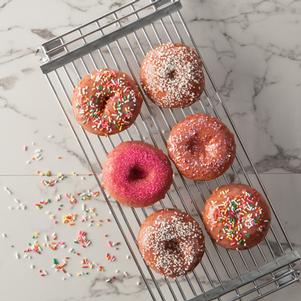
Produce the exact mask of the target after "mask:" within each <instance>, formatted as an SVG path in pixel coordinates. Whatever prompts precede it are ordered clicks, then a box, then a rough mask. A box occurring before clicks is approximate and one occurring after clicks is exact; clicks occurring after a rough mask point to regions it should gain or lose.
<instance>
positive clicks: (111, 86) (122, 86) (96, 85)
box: [72, 69, 142, 136]
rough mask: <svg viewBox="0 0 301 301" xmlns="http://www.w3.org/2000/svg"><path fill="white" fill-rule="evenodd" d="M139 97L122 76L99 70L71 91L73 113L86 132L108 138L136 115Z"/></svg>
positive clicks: (120, 73) (130, 80)
mask: <svg viewBox="0 0 301 301" xmlns="http://www.w3.org/2000/svg"><path fill="white" fill-rule="evenodd" d="M141 105H142V96H141V94H140V92H139V90H138V86H137V84H136V82H135V81H134V80H133V79H132V78H131V77H130V76H129V75H128V74H126V73H124V72H121V71H115V70H111V69H99V70H95V71H94V72H93V73H91V74H89V75H86V76H84V77H83V78H82V79H81V80H80V82H79V84H78V85H77V86H76V87H75V89H74V92H73V97H72V106H73V112H74V115H75V117H76V120H77V121H78V123H79V124H80V125H81V126H82V127H83V128H84V129H86V130H87V131H89V132H91V133H93V134H96V135H100V136H108V135H113V134H116V133H119V132H121V131H123V130H125V129H127V128H128V127H129V126H130V125H131V124H132V123H133V122H134V121H135V119H136V117H137V116H138V114H139V113H140V110H141Z"/></svg>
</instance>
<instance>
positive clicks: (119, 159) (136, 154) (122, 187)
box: [102, 141, 173, 207]
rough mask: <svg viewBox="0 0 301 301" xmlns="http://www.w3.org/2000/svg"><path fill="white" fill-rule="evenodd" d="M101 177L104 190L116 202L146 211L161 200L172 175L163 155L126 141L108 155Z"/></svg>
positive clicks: (160, 152) (146, 146) (140, 144)
mask: <svg viewBox="0 0 301 301" xmlns="http://www.w3.org/2000/svg"><path fill="white" fill-rule="evenodd" d="M102 176H103V187H104V188H105V189H106V190H107V191H108V193H109V194H110V196H112V197H113V198H115V199H116V200H117V201H118V202H120V203H122V204H125V205H128V206H130V207H146V206H150V205H152V204H154V203H155V202H157V201H159V200H161V199H163V198H164V196H165V194H166V192H167V191H168V189H169V187H170V185H171V183H172V176H173V173H172V168H171V164H170V161H169V159H168V157H167V156H166V155H165V154H164V153H163V151H161V150H160V149H158V148H156V147H154V146H152V145H150V144H147V143H144V142H141V141H127V142H122V143H120V144H119V145H118V146H117V147H116V148H115V149H114V150H113V151H112V152H110V153H109V154H108V157H107V160H106V161H105V163H104V165H103V171H102Z"/></svg>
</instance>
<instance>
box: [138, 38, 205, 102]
mask: <svg viewBox="0 0 301 301" xmlns="http://www.w3.org/2000/svg"><path fill="white" fill-rule="evenodd" d="M202 65H203V64H202V61H201V58H200V57H199V55H198V53H197V51H196V50H195V49H194V48H190V47H188V46H185V45H183V44H180V43H178V44H172V43H168V44H163V45H159V46H157V47H156V48H154V49H153V50H151V51H149V52H148V53H147V54H146V56H145V58H144V60H143V62H142V64H141V70H140V79H141V85H142V87H143V89H144V91H145V92H146V94H147V95H148V97H149V98H150V99H151V100H152V101H153V102H154V103H156V104H157V105H159V106H160V107H163V108H181V107H187V106H189V105H191V104H192V103H194V102H195V101H196V100H197V99H198V98H199V97H200V96H201V94H202V92H203V90H204V86H205V79H204V74H203V71H202Z"/></svg>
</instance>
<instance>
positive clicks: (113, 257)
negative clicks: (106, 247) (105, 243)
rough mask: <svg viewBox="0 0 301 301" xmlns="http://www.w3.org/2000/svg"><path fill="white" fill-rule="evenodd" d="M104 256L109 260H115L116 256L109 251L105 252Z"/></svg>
mask: <svg viewBox="0 0 301 301" xmlns="http://www.w3.org/2000/svg"><path fill="white" fill-rule="evenodd" d="M105 257H106V259H107V260H108V261H110V262H114V261H116V257H115V256H114V255H111V254H110V253H107V254H106V256H105Z"/></svg>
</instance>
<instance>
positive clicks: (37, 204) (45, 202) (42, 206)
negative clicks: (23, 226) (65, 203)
mask: <svg viewBox="0 0 301 301" xmlns="http://www.w3.org/2000/svg"><path fill="white" fill-rule="evenodd" d="M50 203H51V200H50V199H46V200H42V201H39V202H38V203H36V204H35V207H36V208H37V209H43V208H44V206H46V205H48V204H50Z"/></svg>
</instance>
